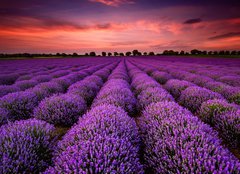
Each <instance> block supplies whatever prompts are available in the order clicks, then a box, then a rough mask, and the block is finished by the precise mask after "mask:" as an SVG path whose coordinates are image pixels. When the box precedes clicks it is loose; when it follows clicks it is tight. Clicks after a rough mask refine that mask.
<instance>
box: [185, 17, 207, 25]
mask: <svg viewBox="0 0 240 174" xmlns="http://www.w3.org/2000/svg"><path fill="white" fill-rule="evenodd" d="M200 22H202V19H201V18H194V19H188V20H186V21H185V22H183V23H184V24H196V23H200Z"/></svg>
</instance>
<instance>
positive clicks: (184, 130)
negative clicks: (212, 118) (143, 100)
mask: <svg viewBox="0 0 240 174" xmlns="http://www.w3.org/2000/svg"><path fill="white" fill-rule="evenodd" d="M139 119H140V120H139V124H140V129H141V132H142V138H143V142H144V159H145V161H146V162H147V166H148V167H149V168H151V169H152V173H222V174H225V173H228V174H230V173H236V174H237V173H238V172H239V170H240V163H239V161H238V160H237V159H236V158H235V157H234V156H233V155H232V154H231V153H230V152H229V151H228V150H227V149H225V148H223V147H222V146H221V142H220V140H219V139H218V138H217V134H216V133H215V132H214V131H213V130H212V129H211V128H210V127H209V126H207V125H205V124H203V123H202V122H201V121H200V120H199V119H198V118H197V117H195V116H193V115H191V113H190V112H189V111H187V110H186V109H183V108H182V107H180V106H178V105H177V104H176V103H174V102H159V103H153V104H151V105H149V106H148V107H146V110H145V111H144V112H143V114H142V117H140V118H139Z"/></svg>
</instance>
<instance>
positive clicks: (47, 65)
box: [0, 58, 107, 85]
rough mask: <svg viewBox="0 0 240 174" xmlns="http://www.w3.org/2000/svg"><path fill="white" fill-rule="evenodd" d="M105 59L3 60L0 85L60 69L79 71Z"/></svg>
mask: <svg viewBox="0 0 240 174" xmlns="http://www.w3.org/2000/svg"><path fill="white" fill-rule="evenodd" d="M103 59H105V60H103ZM103 61H107V60H106V58H102V59H99V58H90V59H87V58H81V59H71V58H69V59H35V60H34V59H33V60H4V61H3V60H2V61H1V62H0V69H1V72H0V85H11V84H13V83H14V82H15V81H18V80H29V79H31V78H32V77H34V76H37V75H48V74H49V73H52V72H54V71H58V70H67V71H78V68H79V67H81V66H82V65H83V66H84V65H87V66H90V65H94V64H93V62H95V63H101V62H103Z"/></svg>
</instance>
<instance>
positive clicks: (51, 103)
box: [34, 94, 87, 126]
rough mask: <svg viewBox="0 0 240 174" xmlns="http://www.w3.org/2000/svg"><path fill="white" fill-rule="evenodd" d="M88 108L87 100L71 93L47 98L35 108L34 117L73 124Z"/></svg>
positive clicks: (62, 124)
mask: <svg viewBox="0 0 240 174" xmlns="http://www.w3.org/2000/svg"><path fill="white" fill-rule="evenodd" d="M86 110H87V106H86V103H85V101H84V100H83V99H82V98H81V97H79V96H77V95H71V94H62V95H54V96H52V97H50V98H46V99H44V100H43V101H41V103H40V104H39V105H38V107H37V108H35V109H34V117H35V118H37V119H41V120H45V121H47V122H49V123H52V124H54V125H61V126H71V125H73V124H74V123H76V122H77V120H78V118H79V117H81V116H82V115H83V113H84V112H85V111H86Z"/></svg>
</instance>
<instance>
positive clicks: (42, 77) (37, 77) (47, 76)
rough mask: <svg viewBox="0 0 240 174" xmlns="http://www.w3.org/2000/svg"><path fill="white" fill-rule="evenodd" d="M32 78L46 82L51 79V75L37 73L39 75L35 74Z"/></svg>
mask: <svg viewBox="0 0 240 174" xmlns="http://www.w3.org/2000/svg"><path fill="white" fill-rule="evenodd" d="M32 80H36V81H38V82H40V83H41V82H48V81H50V80H52V76H50V75H39V76H36V77H34V78H32Z"/></svg>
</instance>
